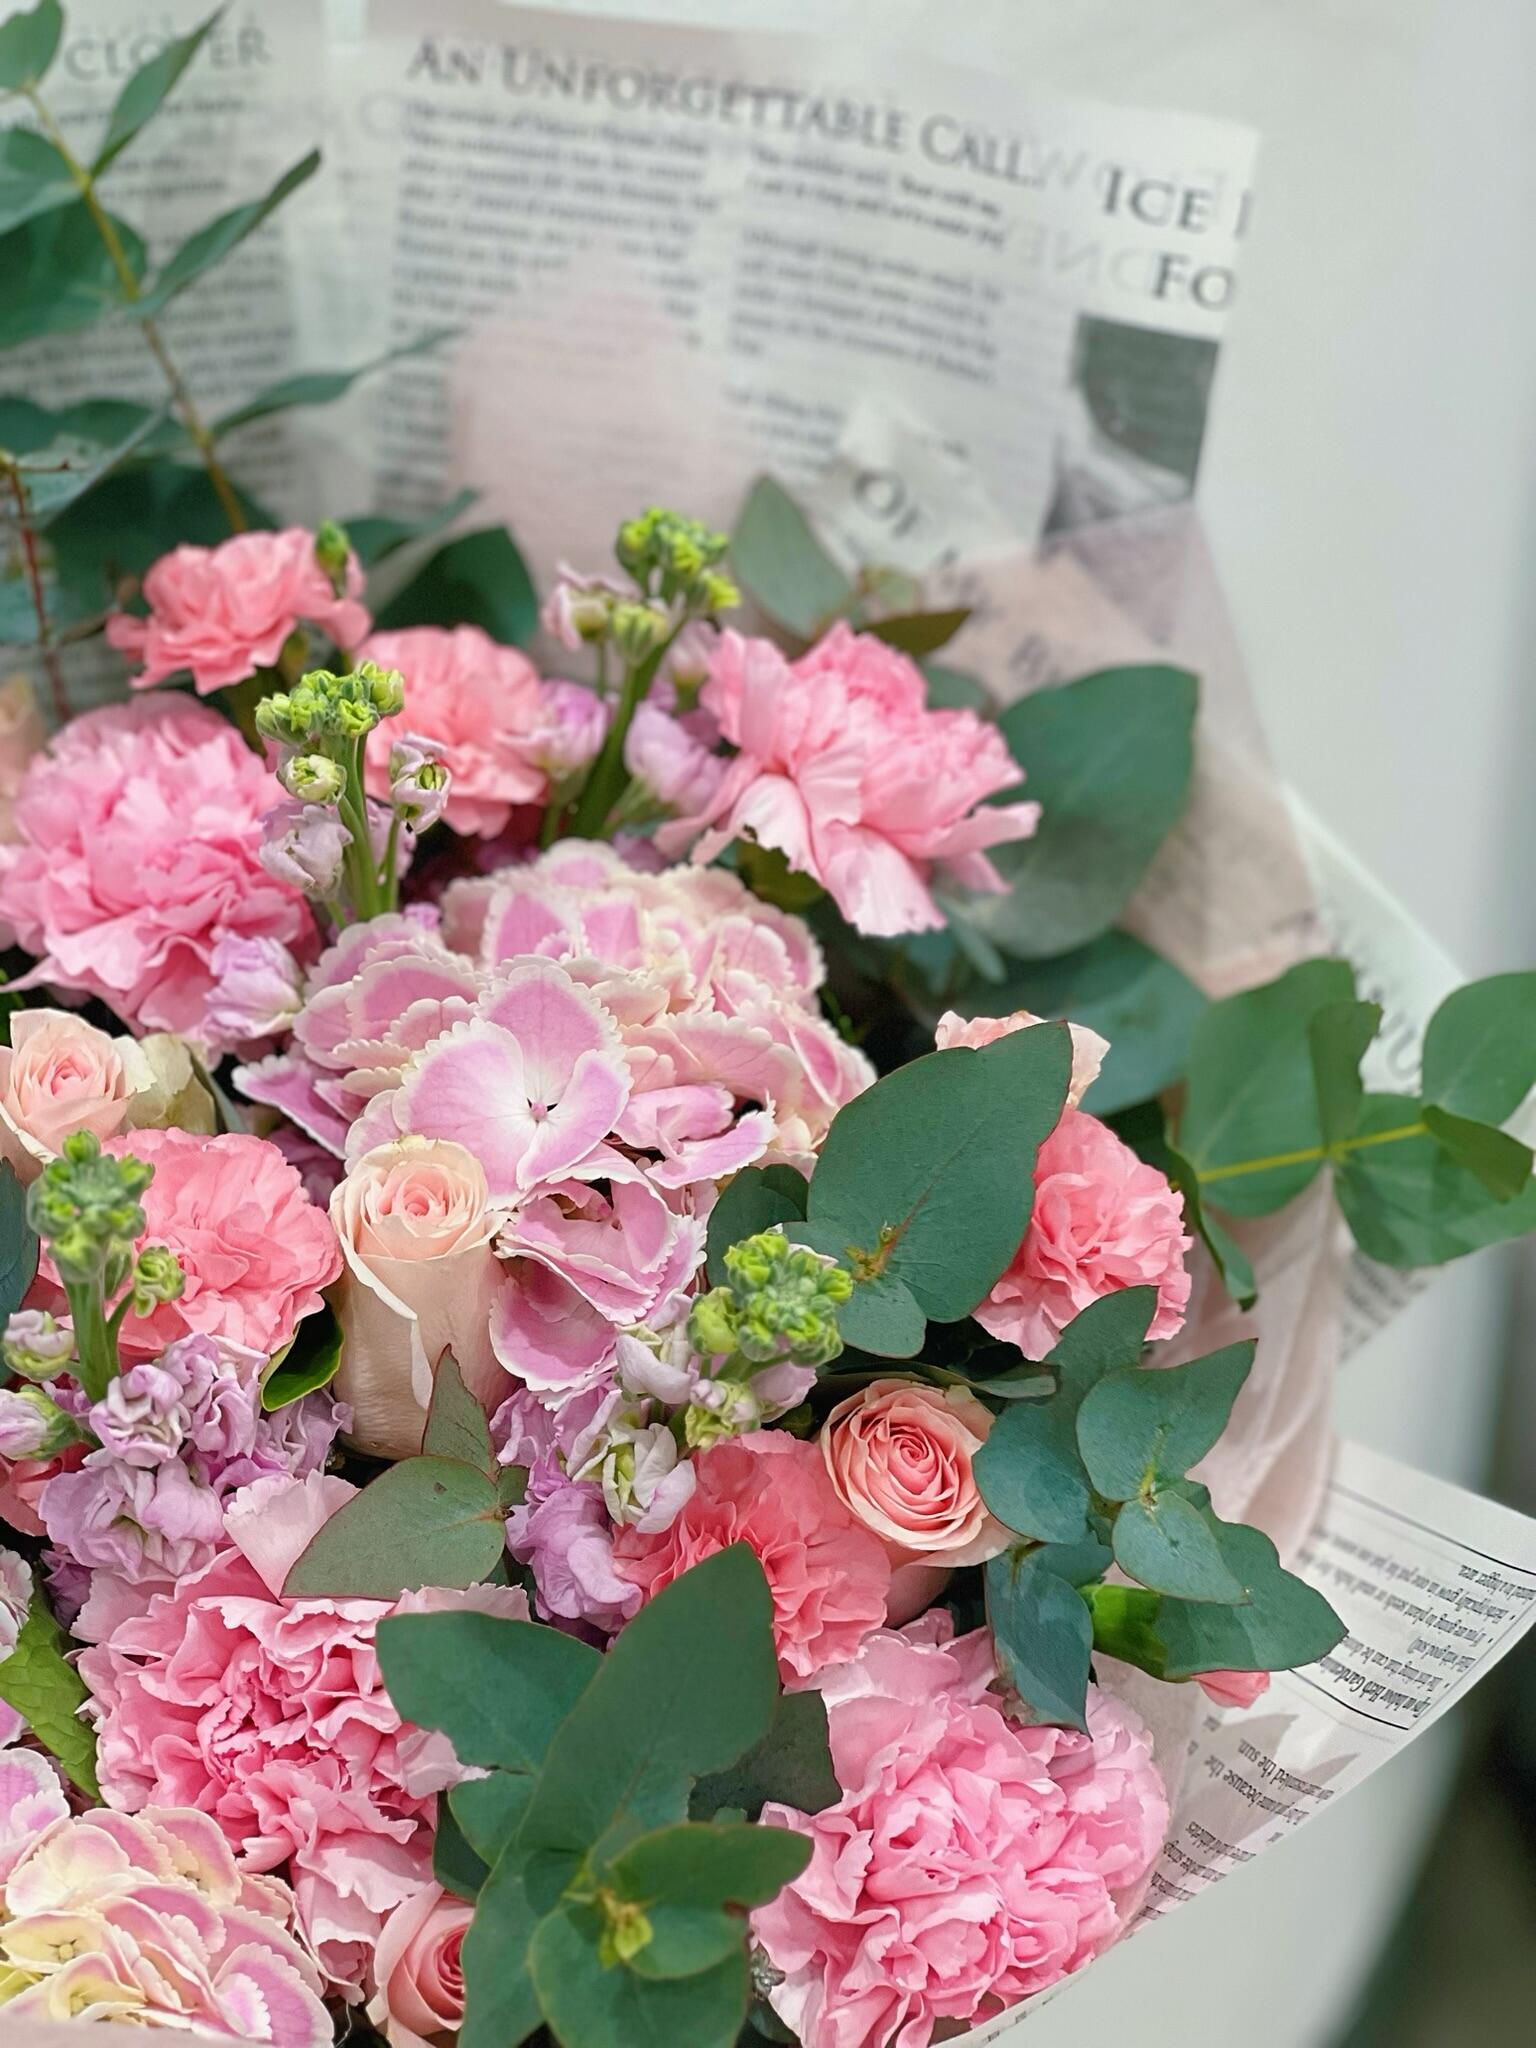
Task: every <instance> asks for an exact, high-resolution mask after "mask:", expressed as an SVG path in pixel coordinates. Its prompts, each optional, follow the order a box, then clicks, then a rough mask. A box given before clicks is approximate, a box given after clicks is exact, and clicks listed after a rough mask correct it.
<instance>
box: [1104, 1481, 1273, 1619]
mask: <svg viewBox="0 0 1536 2048" xmlns="http://www.w3.org/2000/svg"><path fill="white" fill-rule="evenodd" d="M1114 1551H1115V1563H1116V1564H1117V1565H1119V1567H1120V1569H1121V1570H1122V1571H1123V1572H1124V1573H1125V1574H1126V1576H1127V1577H1128V1578H1132V1579H1135V1580H1136V1581H1137V1583H1138V1584H1139V1585H1143V1586H1150V1587H1151V1588H1152V1590H1153V1591H1154V1592H1157V1593H1171V1594H1174V1595H1176V1596H1177V1597H1178V1598H1179V1599H1182V1600H1199V1601H1207V1600H1213V1601H1219V1602H1221V1603H1222V1604H1223V1605H1227V1604H1231V1603H1235V1602H1238V1601H1241V1600H1243V1599H1244V1598H1246V1595H1245V1593H1244V1589H1243V1584H1242V1581H1241V1580H1240V1579H1238V1578H1237V1577H1236V1576H1235V1575H1234V1573H1233V1572H1232V1571H1231V1570H1230V1568H1229V1567H1228V1565H1227V1563H1226V1561H1225V1560H1224V1558H1223V1557H1222V1553H1221V1548H1220V1546H1219V1544H1218V1543H1217V1541H1216V1538H1215V1537H1214V1536H1213V1535H1212V1533H1211V1530H1210V1527H1209V1525H1208V1523H1207V1522H1206V1521H1205V1519H1204V1517H1203V1516H1202V1515H1201V1514H1200V1512H1199V1510H1198V1509H1197V1508H1195V1507H1194V1506H1192V1505H1191V1503H1190V1502H1189V1501H1187V1500H1186V1499H1185V1498H1184V1497H1183V1495H1182V1494H1180V1493H1177V1492H1175V1491H1173V1490H1172V1489H1170V1488H1166V1487H1159V1488H1157V1489H1156V1490H1155V1491H1154V1492H1152V1493H1151V1494H1149V1495H1148V1496H1146V1497H1145V1498H1142V1499H1137V1500H1128V1501H1127V1502H1126V1503H1125V1505H1124V1506H1123V1507H1122V1508H1121V1510H1120V1512H1119V1514H1117V1515H1116V1517H1115V1528H1114Z"/></svg>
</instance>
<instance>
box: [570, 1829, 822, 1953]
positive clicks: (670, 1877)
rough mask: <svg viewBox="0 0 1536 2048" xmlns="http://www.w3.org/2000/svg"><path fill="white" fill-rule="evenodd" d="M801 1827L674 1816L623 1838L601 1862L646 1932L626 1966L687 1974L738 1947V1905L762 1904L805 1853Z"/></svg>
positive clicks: (741, 1928)
mask: <svg viewBox="0 0 1536 2048" xmlns="http://www.w3.org/2000/svg"><path fill="white" fill-rule="evenodd" d="M811 1846H812V1845H811V1838H810V1836H809V1835H802V1834H792V1833H791V1832H790V1831H789V1830H788V1829H787V1828H775V1827H759V1826H756V1825H755V1824H753V1823H750V1822H747V1821H739V1822H734V1823H731V1824H729V1825H726V1826H720V1825H713V1826H712V1825H709V1824H707V1823H705V1822H702V1821H679V1822H678V1823H677V1824H676V1825H675V1826H673V1827H668V1828H660V1829H658V1830H657V1831H656V1832H655V1833H653V1834H649V1835H642V1836H641V1837H640V1839H639V1840H638V1841H636V1842H631V1844H630V1845H629V1847H628V1848H627V1849H626V1850H625V1851H624V1853H623V1855H622V1856H618V1857H616V1858H615V1859H614V1861H613V1862H612V1863H611V1864H610V1865H609V1867H608V1882H609V1883H610V1884H611V1885H612V1887H613V1889H614V1890H615V1891H616V1892H617V1894H618V1896H619V1897H620V1898H621V1899H624V1900H629V1901H632V1902H633V1903H635V1904H636V1905H639V1906H641V1907H642V1908H643V1909H644V1912H645V1917H646V1919H647V1920H648V1922H649V1923H650V1927H651V1939H650V1940H649V1941H648V1942H647V1943H646V1944H645V1945H644V1947H642V1948H641V1949H640V1950H639V1951H638V1952H637V1953H636V1954H635V1955H634V1956H632V1957H630V1958H629V1967H630V1968H631V1969H632V1970H634V1971H635V1973H636V1974H637V1975H638V1976H641V1977H657V1978H662V1977H692V1976H696V1975H697V1974H698V1973H699V1972H700V1971H701V1970H709V1969H713V1968H714V1966H715V1965H716V1964H717V1963H720V1962H722V1961H724V1959H725V1958H726V1957H727V1956H729V1955H733V1954H736V1953H738V1952H739V1951H740V1950H741V1948H742V1946H743V1937H744V1935H745V1932H746V1925H745V1918H744V1915H745V1912H746V1910H747V1909H749V1908H751V1907H753V1906H766V1905H767V1904H768V1903H769V1902H770V1901H771V1900H772V1899H774V1898H776V1897H777V1896H778V1894H779V1892H780V1891H782V1890H783V1888H784V1886H785V1885H786V1884H788V1883H790V1881H791V1880H792V1879H794V1878H796V1877H798V1876H799V1875H800V1873H801V1872H802V1871H803V1870H804V1868H805V1866H806V1864H807V1863H809V1861H810V1860H811Z"/></svg>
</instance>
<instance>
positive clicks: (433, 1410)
mask: <svg viewBox="0 0 1536 2048" xmlns="http://www.w3.org/2000/svg"><path fill="white" fill-rule="evenodd" d="M421 1448H422V1449H423V1451H425V1452H426V1453H427V1454H428V1456H429V1457H434V1458H462V1459H463V1460H464V1462H465V1464H466V1465H473V1466H474V1467H475V1468H476V1470H477V1471H481V1472H484V1473H487V1474H488V1475H489V1476H490V1477H491V1478H492V1479H494V1478H495V1477H496V1476H497V1472H496V1453H495V1451H494V1450H493V1449H492V1446H491V1425H490V1424H489V1423H488V1422H487V1421H486V1419H485V1410H484V1409H483V1408H482V1407H481V1406H480V1403H479V1402H478V1401H477V1400H476V1399H475V1397H474V1395H473V1394H472V1393H471V1392H470V1391H469V1389H468V1387H466V1386H465V1384H464V1375H463V1374H462V1373H461V1372H460V1371H459V1366H458V1361H457V1359H455V1357H454V1355H453V1353H452V1352H451V1351H445V1352H444V1353H443V1355H442V1357H441V1358H440V1359H439V1360H438V1365H437V1371H436V1373H435V1374H434V1375H433V1380H432V1399H431V1401H430V1402H429V1403H428V1406H427V1421H426V1427H425V1429H424V1430H423V1432H422V1438H421Z"/></svg>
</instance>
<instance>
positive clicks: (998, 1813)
mask: <svg viewBox="0 0 1536 2048" xmlns="http://www.w3.org/2000/svg"><path fill="white" fill-rule="evenodd" d="M994 1678H995V1669H994V1665H993V1659H992V1646H991V1641H990V1639H989V1637H988V1635H987V1633H986V1631H985V1630H984V1629H983V1630H979V1631H978V1632H977V1633H976V1634H975V1635H970V1636H963V1637H960V1638H958V1639H953V1638H952V1637H951V1633H950V1625H949V1622H948V1619H947V1617H945V1616H943V1615H941V1614H937V1613H935V1614H933V1615H929V1616H926V1617H925V1618H924V1619H923V1620H922V1621H921V1622H915V1623H913V1624H912V1625H911V1626H910V1627H909V1628H907V1629H905V1630H903V1631H901V1632H899V1633H895V1634H890V1633H881V1634H877V1635H872V1636H870V1637H869V1638H868V1640H867V1641H866V1642H865V1643H864V1645H863V1648H862V1649H861V1651H860V1653H859V1655H858V1657H857V1658H856V1659H855V1660H854V1661H853V1662H852V1663H847V1664H843V1665H840V1666H838V1667H837V1668H836V1669H834V1670H832V1671H829V1672H826V1673H825V1674H824V1675H823V1676H822V1678H821V1679H820V1681H819V1686H818V1689H819V1690H820V1691H821V1693H822V1695H823V1697H824V1698H825V1700H826V1702H827V1710H828V1712H827V1718H828V1729H829V1734H830V1738H831V1746H832V1760H833V1765H834V1767H835V1769H836V1772H837V1777H838V1782H839V1783H840V1785H841V1786H842V1788H843V1796H842V1798H841V1799H840V1800H838V1802H837V1804H836V1805H834V1806H830V1807H827V1808H826V1809H825V1810H824V1811H823V1812H821V1813H818V1814H813V1815H807V1814H803V1813H799V1812H796V1811H795V1810H794V1809H793V1808H791V1807H784V1806H775V1805H771V1804H770V1805H768V1806H766V1807H764V1809H763V1813H762V1818H763V1820H764V1821H765V1822H766V1823H768V1824H770V1825H774V1826H779V1827H791V1828H796V1829H798V1830H799V1831H800V1832H802V1833H804V1834H807V1835H809V1836H810V1838H811V1841H812V1844H813V1854H812V1857H811V1861H810V1863H809V1865H808V1866H807V1868H806V1870H805V1872H804V1873H803V1875H802V1876H800V1877H798V1878H796V1879H795V1880H794V1881H793V1882H792V1883H791V1884H789V1885H787V1886H786V1887H785V1889H784V1890H783V1891H782V1892H781V1893H780V1894H779V1896H778V1897H777V1898H776V1899H775V1900H774V1901H773V1903H772V1904H771V1905H769V1906H765V1907H763V1908H761V1909H760V1910H759V1911H758V1912H756V1913H755V1914H754V1915H753V1917H752V1931H753V1934H754V1936H755V1937H756V1939H757V1940H758V1942H760V1943H761V1945H762V1947H763V1949H764V1951H765V1952H766V1954H767V1957H768V1960H769V1962H770V1963H771V1964H772V1966H773V1969H774V1971H775V1972H776V1973H781V1976H780V1981H779V1982H777V1983H776V1984H775V1985H774V1987H773V1989H772V1990H771V1991H770V1993H769V1997H770V1999H771V2001H772V2004H773V2007H774V2010H775V2011H776V2012H777V2013H778V2015H779V2017H780V2018H781V2019H783V2020H784V2021H786V2022H787V2023H788V2024H789V2025H790V2026H791V2027H792V2028H793V2029H794V2031H795V2034H796V2037H797V2038H798V2039H799V2040H800V2041H801V2042H802V2043H803V2044H804V2048H870V2044H872V2043H875V2042H879V2043H881V2044H885V2048H927V2044H928V2043H929V2042H930V2041H931V2040H932V2039H933V2038H934V2030H935V2028H938V2027H942V2026H944V2025H945V2023H946V2022H968V2021H977V2020H983V2019H986V2018H988V2017H990V2016H991V2015H993V2014H995V2013H997V2012H1000V2011H1002V2010H1003V2009H1005V2008H1006V2007H1008V2006H1011V2005H1014V2004H1017V2003H1018V2001H1019V2000H1020V1999H1024V1998H1028V1997H1030V1996H1031V1995H1032V1994H1033V1993H1035V1992H1038V1991H1043V1990H1045V1989H1046V1988H1047V1987H1048V1986H1050V1985H1051V1984H1054V1983H1056V1982H1057V1981H1058V1980H1059V1979H1060V1978H1062V1977H1064V1976H1066V1975H1068V1974H1070V1973H1071V1972H1072V1971H1074V1970H1079V1969H1081V1968H1082V1967H1083V1966H1084V1964H1086V1963H1088V1962H1091V1961H1092V1959H1093V1958H1094V1957H1095V1956H1096V1955H1098V1954H1099V1953H1100V1951H1101V1950H1103V1949H1104V1948H1106V1947H1107V1946H1108V1945H1109V1943H1110V1942H1111V1941H1113V1940H1114V1938H1115V1936H1116V1935H1117V1934H1118V1933H1119V1931H1120V1928H1121V1924H1122V1919H1121V1904H1120V1902H1121V1901H1122V1900H1123V1899H1124V1898H1125V1896H1126V1895H1127V1894H1128V1893H1129V1892H1131V1891H1132V1890H1133V1889H1134V1888H1135V1887H1136V1886H1137V1885H1138V1884H1139V1883H1140V1881H1141V1880H1142V1879H1143V1878H1144V1877H1145V1876H1146V1874H1147V1872H1148V1870H1149V1869H1150V1868H1151V1865H1152V1862H1153V1859H1154V1858H1155V1857H1156V1856H1157V1854H1158V1852H1159V1851H1160V1849H1161V1848H1162V1845H1163V1839H1164V1835H1165V1833H1166V1831H1167V1826H1168V1800H1167V1795H1166V1792H1165V1791H1164V1788H1163V1783H1162V1780H1161V1778H1160V1776H1159V1775H1158V1771H1157V1768H1156V1766H1155V1765H1154V1763H1153V1761H1152V1745H1151V1738H1150V1736H1149V1735H1148V1733H1147V1730H1146V1729H1145V1727H1143V1726H1142V1724H1141V1723H1140V1721H1139V1720H1138V1719H1137V1718H1136V1716H1135V1715H1134V1714H1133V1713H1132V1712H1131V1710H1130V1709H1129V1708H1128V1707H1125V1706H1123V1705H1122V1704H1120V1703H1119V1702H1118V1701H1116V1700H1114V1699H1112V1698H1111V1697H1110V1696H1109V1695H1108V1694H1107V1693H1104V1692H1101V1691H1100V1690H1098V1689H1097V1688H1096V1687H1092V1688H1090V1690H1089V1696H1088V1733H1087V1734H1086V1735H1078V1734H1074V1733H1073V1732H1072V1731H1070V1730H1067V1729H1061V1728H1028V1727H1023V1726H1021V1725H1019V1723H1018V1722H1016V1721H1015V1720H1013V1719H1011V1718H1010V1716H1009V1713H1008V1710H1007V1703H1006V1699H1005V1698H1004V1697H1003V1696H1002V1695H1000V1694H998V1693H997V1692H995V1691H994V1690H993V1689H992V1687H993V1682H994Z"/></svg>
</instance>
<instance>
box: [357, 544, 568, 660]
mask: <svg viewBox="0 0 1536 2048" xmlns="http://www.w3.org/2000/svg"><path fill="white" fill-rule="evenodd" d="M538 622H539V600H538V594H537V592H536V591H535V590H534V587H533V580H532V578H531V577H530V576H529V574H528V567H527V564H526V563H525V562H524V560H523V558H522V556H521V555H520V554H519V553H518V551H517V547H516V545H515V543H514V542H513V539H512V536H511V534H509V533H508V532H507V530H506V528H505V527H504V526H482V527H478V528H476V529H475V531H474V532H472V533H461V534H458V535H457V536H456V537H455V538H454V539H453V540H451V541H448V542H447V543H446V544H445V545H444V546H443V547H440V548H439V549H438V550H437V552H436V554H434V555H432V556H431V557H430V558H429V560H427V561H426V562H425V563H423V565H422V567H421V568H420V569H418V570H417V572H416V574H415V575H414V576H413V577H412V578H411V580H410V581H409V582H408V583H407V584H406V585H405V588H404V589H403V590H400V591H397V592H396V594H395V595H394V596H393V597H392V598H391V599H390V600H389V602H388V604H386V605H385V606H384V608H383V610H382V611H381V612H380V613H379V615H378V619H377V621H376V624H377V625H378V626H379V628H380V629H381V630H385V631H388V632H395V631H396V630H398V629H399V628H400V627H402V626H479V627H480V629H481V630H482V631H483V632H485V633H488V634H489V635H490V637H491V638H492V639H493V640H500V641H502V642H503V643H504V644H505V645H507V646H509V647H521V646H523V645H524V644H525V642H527V641H528V640H530V639H531V638H532V637H533V631H534V628H535V627H536V626H537V625H538Z"/></svg>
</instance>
